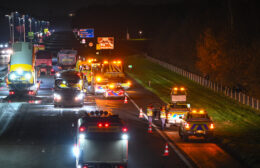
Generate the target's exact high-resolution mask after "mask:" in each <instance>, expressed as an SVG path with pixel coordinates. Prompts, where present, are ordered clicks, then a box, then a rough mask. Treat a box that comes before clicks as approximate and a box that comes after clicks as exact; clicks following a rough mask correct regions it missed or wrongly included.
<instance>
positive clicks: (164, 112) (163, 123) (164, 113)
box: [160, 106, 167, 130]
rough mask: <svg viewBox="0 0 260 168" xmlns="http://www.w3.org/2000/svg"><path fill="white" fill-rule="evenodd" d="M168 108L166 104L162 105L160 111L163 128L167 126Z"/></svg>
mask: <svg viewBox="0 0 260 168" xmlns="http://www.w3.org/2000/svg"><path fill="white" fill-rule="evenodd" d="M166 115H167V114H166V108H165V106H162V108H161V111H160V118H161V122H162V130H164V128H165V121H166Z"/></svg>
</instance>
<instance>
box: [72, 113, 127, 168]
mask: <svg viewBox="0 0 260 168" xmlns="http://www.w3.org/2000/svg"><path fill="white" fill-rule="evenodd" d="M73 151H74V154H75V156H76V165H77V168H84V167H87V168H102V167H109V168H126V167H127V162H128V128H127V127H126V125H125V124H124V122H123V121H122V120H121V119H120V118H119V117H118V115H112V114H109V113H108V112H106V111H105V112H103V111H95V112H89V113H87V114H86V116H85V117H82V118H80V119H78V122H77V134H76V144H75V146H74V150H73Z"/></svg>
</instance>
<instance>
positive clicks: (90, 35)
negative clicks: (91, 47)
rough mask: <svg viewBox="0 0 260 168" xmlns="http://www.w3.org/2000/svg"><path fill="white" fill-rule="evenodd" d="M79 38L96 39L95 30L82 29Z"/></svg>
mask: <svg viewBox="0 0 260 168" xmlns="http://www.w3.org/2000/svg"><path fill="white" fill-rule="evenodd" d="M79 37H80V38H94V29H80V30H79Z"/></svg>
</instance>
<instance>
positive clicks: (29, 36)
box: [28, 32, 34, 40]
mask: <svg viewBox="0 0 260 168" xmlns="http://www.w3.org/2000/svg"><path fill="white" fill-rule="evenodd" d="M28 38H29V39H30V40H32V39H33V38H34V33H33V32H28Z"/></svg>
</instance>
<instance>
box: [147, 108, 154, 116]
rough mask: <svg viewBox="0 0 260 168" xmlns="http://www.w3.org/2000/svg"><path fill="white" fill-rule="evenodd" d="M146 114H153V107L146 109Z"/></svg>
mask: <svg viewBox="0 0 260 168" xmlns="http://www.w3.org/2000/svg"><path fill="white" fill-rule="evenodd" d="M147 116H153V109H151V108H148V109H147Z"/></svg>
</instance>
